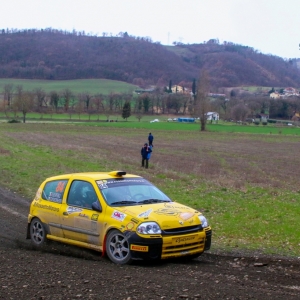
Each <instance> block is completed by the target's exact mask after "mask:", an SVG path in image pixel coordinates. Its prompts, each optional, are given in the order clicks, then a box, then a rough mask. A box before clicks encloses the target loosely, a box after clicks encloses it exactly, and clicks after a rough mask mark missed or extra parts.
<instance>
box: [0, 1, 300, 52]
mask: <svg viewBox="0 0 300 300" xmlns="http://www.w3.org/2000/svg"><path fill="white" fill-rule="evenodd" d="M0 4H1V6H0V7H1V17H0V29H3V28H4V29H6V28H9V29H12V28H13V29H29V28H36V29H42V28H49V27H51V28H53V29H61V30H67V31H72V30H73V29H75V30H76V31H85V33H91V34H93V35H100V36H101V35H102V33H103V32H107V33H109V34H110V33H111V34H112V35H114V36H115V35H117V34H118V33H119V32H128V34H129V35H133V36H140V37H146V36H148V37H151V39H152V40H153V42H161V44H164V45H172V43H173V42H174V41H177V42H182V43H184V44H193V43H202V42H204V41H208V40H209V39H219V41H220V42H221V43H222V42H223V41H229V42H233V43H236V44H241V45H245V46H250V47H253V48H254V49H256V50H258V51H260V52H262V53H264V54H272V55H277V56H280V57H283V58H300V50H299V49H300V47H299V44H300V13H299V12H300V0H147V1H146V0H0Z"/></svg>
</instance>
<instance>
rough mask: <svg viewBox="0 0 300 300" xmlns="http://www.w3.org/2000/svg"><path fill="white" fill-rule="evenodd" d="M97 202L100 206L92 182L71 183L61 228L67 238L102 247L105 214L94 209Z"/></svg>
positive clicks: (64, 206) (63, 208) (75, 181)
mask: <svg viewBox="0 0 300 300" xmlns="http://www.w3.org/2000/svg"><path fill="white" fill-rule="evenodd" d="M97 202H98V204H99V205H100V202H99V199H98V196H97V193H96V192H95V189H94V187H93V185H92V183H91V182H88V181H85V180H73V181H72V182H71V186H70V189H69V192H68V196H67V199H66V202H64V203H63V207H62V210H63V213H62V219H61V226H62V230H63V234H64V237H65V238H68V239H72V240H74V241H78V242H84V243H88V244H92V245H96V246H101V240H102V238H103V237H102V234H101V233H102V232H103V222H102V219H103V215H104V214H103V212H100V211H96V210H93V209H92V204H93V203H97ZM99 207H100V206H99Z"/></svg>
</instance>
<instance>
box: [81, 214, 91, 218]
mask: <svg viewBox="0 0 300 300" xmlns="http://www.w3.org/2000/svg"><path fill="white" fill-rule="evenodd" d="M78 216H79V217H82V218H89V216H88V215H86V214H82V213H79V214H78Z"/></svg>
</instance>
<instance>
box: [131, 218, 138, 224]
mask: <svg viewBox="0 0 300 300" xmlns="http://www.w3.org/2000/svg"><path fill="white" fill-rule="evenodd" d="M131 221H132V222H133V223H135V224H138V223H139V220H137V219H135V218H132V219H131Z"/></svg>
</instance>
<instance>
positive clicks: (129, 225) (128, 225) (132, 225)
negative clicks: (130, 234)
mask: <svg viewBox="0 0 300 300" xmlns="http://www.w3.org/2000/svg"><path fill="white" fill-rule="evenodd" d="M133 228H134V223H133V222H130V223H128V224H127V225H126V229H127V230H132V229H133Z"/></svg>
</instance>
